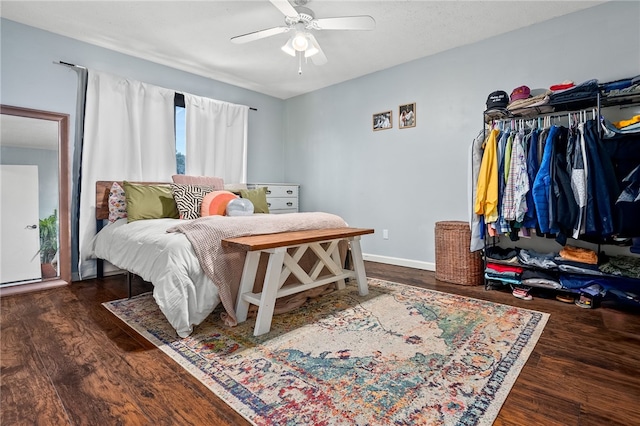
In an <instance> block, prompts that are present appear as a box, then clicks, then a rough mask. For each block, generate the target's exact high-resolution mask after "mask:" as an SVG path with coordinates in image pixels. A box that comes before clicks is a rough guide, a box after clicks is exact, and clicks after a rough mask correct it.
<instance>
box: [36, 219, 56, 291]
mask: <svg viewBox="0 0 640 426" xmlns="http://www.w3.org/2000/svg"><path fill="white" fill-rule="evenodd" d="M57 252H58V211H57V210H54V211H53V214H52V215H50V216H49V217H46V218H44V219H40V264H41V266H40V267H41V269H42V278H54V277H57V276H58V268H57V267H56V266H55V265H53V261H54V259H55V258H56V253H57Z"/></svg>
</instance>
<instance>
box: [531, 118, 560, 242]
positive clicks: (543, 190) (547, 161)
mask: <svg viewBox="0 0 640 426" xmlns="http://www.w3.org/2000/svg"><path fill="white" fill-rule="evenodd" d="M558 130H559V128H558V127H557V126H552V127H551V129H550V130H549V134H548V136H547V141H546V142H545V145H544V151H543V153H542V161H540V168H539V169H538V174H537V175H536V179H535V180H534V181H533V188H532V190H531V192H532V194H533V203H534V205H535V206H536V216H537V217H538V226H539V227H540V231H542V232H543V233H548V232H549V226H550V220H549V191H550V188H551V154H552V152H553V139H554V137H555V135H556V133H557V132H558Z"/></svg>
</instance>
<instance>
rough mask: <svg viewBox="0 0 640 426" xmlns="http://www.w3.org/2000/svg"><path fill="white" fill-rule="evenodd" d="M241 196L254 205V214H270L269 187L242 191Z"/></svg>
mask: <svg viewBox="0 0 640 426" xmlns="http://www.w3.org/2000/svg"><path fill="white" fill-rule="evenodd" d="M240 196H241V197H242V198H246V199H247V200H249V201H251V202H252V203H253V212H254V213H269V205H268V204H267V187H266V186H263V187H261V188H256V189H241V190H240Z"/></svg>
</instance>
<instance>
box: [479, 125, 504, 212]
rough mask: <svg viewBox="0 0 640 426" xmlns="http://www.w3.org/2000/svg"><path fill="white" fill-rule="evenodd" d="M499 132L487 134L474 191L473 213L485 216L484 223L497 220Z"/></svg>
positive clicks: (494, 131)
mask: <svg viewBox="0 0 640 426" xmlns="http://www.w3.org/2000/svg"><path fill="white" fill-rule="evenodd" d="M499 134H500V130H498V129H493V130H491V132H490V133H489V138H488V139H487V141H486V143H485V147H484V153H483V155H482V163H481V164H480V172H479V174H478V187H477V190H476V202H475V212H476V214H479V215H484V216H485V223H491V222H495V221H496V220H497V219H498V159H497V156H496V151H497V145H498V142H497V137H498V135H499Z"/></svg>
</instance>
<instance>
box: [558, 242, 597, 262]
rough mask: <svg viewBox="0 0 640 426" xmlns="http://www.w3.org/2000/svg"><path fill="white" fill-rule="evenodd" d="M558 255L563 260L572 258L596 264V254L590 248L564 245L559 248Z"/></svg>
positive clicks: (576, 260) (575, 260)
mask: <svg viewBox="0 0 640 426" xmlns="http://www.w3.org/2000/svg"><path fill="white" fill-rule="evenodd" d="M559 254H560V257H561V258H563V259H565V260H572V261H574V262H582V263H589V264H592V265H597V264H598V254H597V253H596V252H595V251H593V250H590V249H587V248H582V247H574V246H564V247H563V248H562V250H560V253H559Z"/></svg>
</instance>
